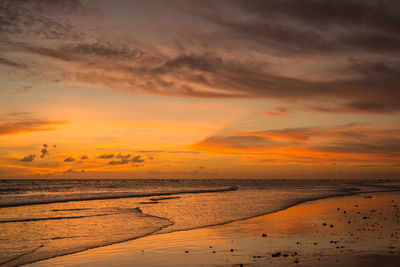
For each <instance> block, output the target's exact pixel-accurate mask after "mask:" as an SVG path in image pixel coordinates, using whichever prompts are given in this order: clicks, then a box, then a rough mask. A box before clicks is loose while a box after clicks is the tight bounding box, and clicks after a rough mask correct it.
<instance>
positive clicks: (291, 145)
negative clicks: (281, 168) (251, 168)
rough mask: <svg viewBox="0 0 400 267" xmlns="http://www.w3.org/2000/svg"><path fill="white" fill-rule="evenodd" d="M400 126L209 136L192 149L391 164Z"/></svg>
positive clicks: (258, 159) (250, 157) (258, 157)
mask: <svg viewBox="0 0 400 267" xmlns="http://www.w3.org/2000/svg"><path fill="white" fill-rule="evenodd" d="M398 136H400V129H399V128H395V127H394V128H393V127H388V126H387V127H382V126H377V125H360V124H349V125H344V126H339V127H330V128H315V127H310V128H287V129H277V130H267V131H259V132H248V133H237V134H231V135H218V136H210V137H208V138H206V139H204V140H202V141H200V142H197V143H196V144H194V145H193V146H192V149H196V150H198V151H203V152H208V153H214V154H239V155H243V160H244V161H245V162H247V163H252V164H332V163H343V164H353V165H360V164H369V165H374V164H375V165H376V164H378V165H393V164H395V163H396V162H398V161H399V160H400V153H399V151H400V138H398Z"/></svg>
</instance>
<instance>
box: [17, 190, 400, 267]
mask: <svg viewBox="0 0 400 267" xmlns="http://www.w3.org/2000/svg"><path fill="white" fill-rule="evenodd" d="M398 191H399V189H393V190H385V191H381V190H374V191H366V192H348V193H346V194H342V195H333V196H324V197H321V198H316V199H308V200H305V201H300V202H298V203H296V204H294V205H290V206H289V207H286V208H285V209H282V210H279V211H274V212H271V213H267V214H262V215H258V216H254V217H251V218H244V219H240V220H235V221H232V222H226V223H222V224H218V225H212V226H207V227H201V228H195V229H187V230H177V231H173V232H167V233H157V232H159V231H160V230H157V231H155V232H153V233H152V234H151V235H146V236H143V237H138V238H135V239H132V240H127V241H123V242H118V243H114V244H110V245H107V246H102V247H96V248H90V249H86V250H83V251H80V252H75V253H70V254H68V255H62V256H56V257H53V258H49V259H45V260H41V261H37V262H35V263H31V264H27V265H24V266H42V264H43V263H44V264H45V262H47V261H49V260H54V259H65V257H71V256H74V255H78V254H82V253H83V254H87V253H88V254H92V252H93V250H96V251H97V250H100V251H101V250H106V251H107V250H108V248H109V247H111V246H122V247H124V246H127V245H129V244H130V243H132V242H141V241H140V240H143V239H146V238H151V237H157V236H165V235H179V234H180V233H185V232H193V231H200V232H201V231H204V230H207V229H209V228H218V227H226V226H228V228H229V226H230V224H241V223H244V224H246V221H252V220H257V219H258V218H263V217H266V216H273V215H276V214H279V213H284V212H285V211H288V210H291V209H295V208H296V207H299V206H302V205H306V206H307V205H310V203H311V205H312V203H313V202H320V201H325V200H326V201H328V202H332V200H334V199H337V198H339V199H340V198H351V197H359V198H361V196H362V195H365V194H375V195H376V194H391V193H394V192H398ZM396 195H398V194H396ZM166 228H167V227H166ZM128 243H129V244H128ZM93 253H94V254H95V253H96V252H95V251H94V252H93ZM56 261H58V260H56ZM44 266H46V265H44ZM60 266H64V265H60ZM65 266H69V265H65Z"/></svg>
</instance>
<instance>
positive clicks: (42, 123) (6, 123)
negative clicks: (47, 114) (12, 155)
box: [0, 118, 66, 135]
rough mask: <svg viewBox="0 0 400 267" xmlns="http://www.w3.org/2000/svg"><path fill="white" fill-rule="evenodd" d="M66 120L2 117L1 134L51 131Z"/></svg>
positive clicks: (0, 123)
mask: <svg viewBox="0 0 400 267" xmlns="http://www.w3.org/2000/svg"><path fill="white" fill-rule="evenodd" d="M65 123H66V121H50V120H40V119H23V120H20V119H19V120H15V119H11V120H10V119H1V118H0V135H11V134H22V133H29V132H38V131H51V130H55V129H57V127H58V126H59V125H61V124H65Z"/></svg>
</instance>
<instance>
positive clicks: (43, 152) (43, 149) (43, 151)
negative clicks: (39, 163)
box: [40, 144, 49, 158]
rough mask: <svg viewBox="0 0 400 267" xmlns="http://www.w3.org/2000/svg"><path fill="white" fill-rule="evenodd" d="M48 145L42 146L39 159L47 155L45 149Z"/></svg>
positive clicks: (47, 152)
mask: <svg viewBox="0 0 400 267" xmlns="http://www.w3.org/2000/svg"><path fill="white" fill-rule="evenodd" d="M47 147H48V145H47V144H43V148H42V150H40V153H42V154H41V155H40V158H44V156H46V155H48V154H49V150H48V149H47Z"/></svg>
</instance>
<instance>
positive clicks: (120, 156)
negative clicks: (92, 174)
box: [115, 153, 131, 159]
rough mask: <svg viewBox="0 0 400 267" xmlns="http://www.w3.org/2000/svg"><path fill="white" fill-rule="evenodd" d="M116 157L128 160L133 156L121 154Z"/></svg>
mask: <svg viewBox="0 0 400 267" xmlns="http://www.w3.org/2000/svg"><path fill="white" fill-rule="evenodd" d="M115 157H116V158H117V159H128V158H130V157H131V154H126V155H123V154H121V153H119V154H118V155H116V156H115Z"/></svg>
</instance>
